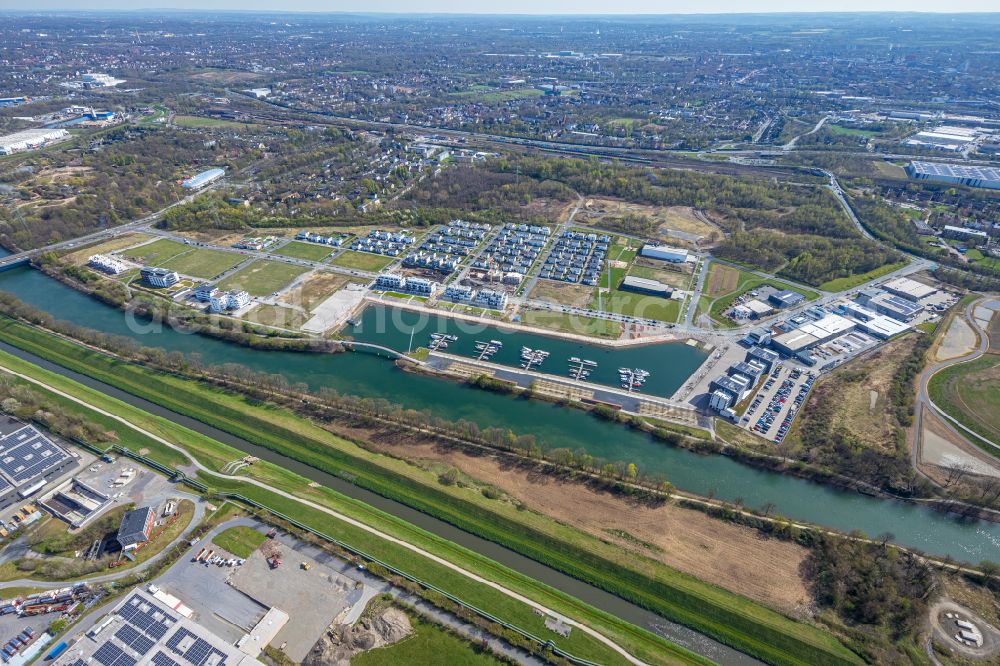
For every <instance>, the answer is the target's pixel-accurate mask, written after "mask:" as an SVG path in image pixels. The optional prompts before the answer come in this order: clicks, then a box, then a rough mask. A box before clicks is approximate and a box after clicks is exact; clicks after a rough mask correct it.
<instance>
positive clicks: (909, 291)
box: [882, 277, 937, 302]
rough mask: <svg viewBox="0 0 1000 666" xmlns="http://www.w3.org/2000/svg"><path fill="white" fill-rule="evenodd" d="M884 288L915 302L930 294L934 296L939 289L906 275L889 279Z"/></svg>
mask: <svg viewBox="0 0 1000 666" xmlns="http://www.w3.org/2000/svg"><path fill="white" fill-rule="evenodd" d="M882 288H883V289H885V290H886V291H887V292H889V293H890V294H895V295H896V296H900V297H902V298H905V299H906V300H908V301H914V302H915V301H919V300H921V299H924V298H927V297H928V296H933V295H934V294H936V293H937V289H935V288H934V287H931V286H930V285H926V284H924V283H923V282H917V281H916V280H911V279H910V278H905V277H900V278H896V279H894V280H889V281H888V282H886V283H885V284H884V285H882Z"/></svg>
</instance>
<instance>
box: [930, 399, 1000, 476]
mask: <svg viewBox="0 0 1000 666" xmlns="http://www.w3.org/2000/svg"><path fill="white" fill-rule="evenodd" d="M921 422H922V424H923V431H922V432H921V439H922V444H921V447H920V459H921V460H922V461H923V462H926V463H928V464H931V465H937V466H938V467H945V468H950V467H958V466H960V465H967V466H968V467H969V471H971V472H973V473H975V474H982V475H984V476H994V477H997V478H1000V466H998V465H997V464H991V462H990V461H989V460H988V459H987V458H986V457H985V454H980V453H979V452H978V451H974V450H970V449H969V448H968V446H967V445H965V446H959V444H958V443H957V438H956V437H955V436H954V434H953V433H951V432H950V431H949V430H948V428H946V427H945V426H944V424H942V423H941V421H940V420H939V419H938V418H937V417H936V416H934V415H933V414H932V413H931V412H930V411H929V410H926V409H925V410H924V414H923V419H922V421H921Z"/></svg>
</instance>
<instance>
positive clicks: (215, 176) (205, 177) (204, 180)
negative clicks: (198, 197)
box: [181, 169, 226, 190]
mask: <svg viewBox="0 0 1000 666" xmlns="http://www.w3.org/2000/svg"><path fill="white" fill-rule="evenodd" d="M225 175H226V172H225V171H224V170H223V169H208V170H207V171H202V172H201V173H199V174H197V175H194V176H191V177H190V178H188V179H186V180H185V181H184V182H182V183H181V187H183V188H185V189H188V190H199V189H201V188H203V187H205V186H206V185H208V184H209V183H213V182H215V181H217V180H219V179H220V178H222V177H223V176H225Z"/></svg>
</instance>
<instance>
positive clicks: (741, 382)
mask: <svg viewBox="0 0 1000 666" xmlns="http://www.w3.org/2000/svg"><path fill="white" fill-rule="evenodd" d="M751 386H753V380H752V379H750V378H749V377H746V376H744V375H740V374H735V375H719V376H718V377H716V378H715V379H713V380H712V381H711V382H710V383H709V385H708V388H709V389H710V390H712V391H717V390H721V391H725V392H727V393H730V394H731V395H733V396H734V398H735V399H736V401H737V402H739V401H740V400H742V399H743V397H744V396H745V395H746V393H747V391H749V390H750V387H751Z"/></svg>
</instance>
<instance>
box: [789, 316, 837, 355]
mask: <svg viewBox="0 0 1000 666" xmlns="http://www.w3.org/2000/svg"><path fill="white" fill-rule="evenodd" d="M855 326H856V324H855V322H853V321H851V320H850V319H847V318H846V317H841V316H840V315H835V314H828V315H826V316H825V317H823V318H822V319H820V320H818V321H815V322H810V323H808V324H805V325H803V326H800V327H799V328H797V329H795V330H793V331H789V332H788V333H783V334H782V335H779V336H778V337H776V338H774V339H773V340H771V345H772V346H773V347H774V348H775V349H777V350H778V351H780V352H782V353H784V354H787V355H788V356H796V355H797V354H799V353H801V352H804V351H807V350H809V349H812V348H813V347H815V346H816V345H821V344H823V343H825V342H829V341H830V340H833V339H834V338H836V337H838V336H841V335H843V334H844V333H848V332H850V331H853V330H854V328H855Z"/></svg>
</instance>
